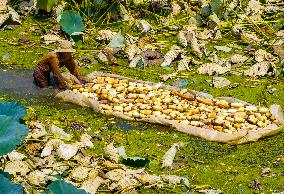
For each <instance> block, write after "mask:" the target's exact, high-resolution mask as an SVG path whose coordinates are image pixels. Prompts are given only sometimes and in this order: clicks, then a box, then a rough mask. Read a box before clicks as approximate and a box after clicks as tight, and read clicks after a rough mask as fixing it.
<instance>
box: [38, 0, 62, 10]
mask: <svg viewBox="0 0 284 194" xmlns="http://www.w3.org/2000/svg"><path fill="white" fill-rule="evenodd" d="M56 1H57V0H37V4H36V5H37V7H38V8H39V9H43V10H45V11H47V12H50V11H51V10H52V8H53V7H54V5H55V4H56Z"/></svg>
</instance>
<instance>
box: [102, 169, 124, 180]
mask: <svg viewBox="0 0 284 194" xmlns="http://www.w3.org/2000/svg"><path fill="white" fill-rule="evenodd" d="M125 175H126V172H125V170H122V169H114V170H111V171H109V172H107V173H106V177H107V178H108V179H110V180H111V181H119V180H120V179H122V178H123V177H125Z"/></svg>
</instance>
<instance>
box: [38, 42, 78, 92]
mask: <svg viewBox="0 0 284 194" xmlns="http://www.w3.org/2000/svg"><path fill="white" fill-rule="evenodd" d="M75 51H76V50H75V49H73V48H72V44H71V42H69V41H67V40H65V41H62V43H61V45H60V48H59V49H58V50H56V51H53V52H50V53H48V54H46V55H45V56H43V57H42V59H41V60H40V61H39V62H38V64H37V67H36V69H35V71H34V73H33V76H34V81H35V84H36V85H37V86H39V87H41V88H46V87H49V86H50V85H51V84H50V83H51V82H52V80H51V75H50V74H51V73H52V74H53V77H54V86H58V88H59V89H66V88H68V84H67V82H66V78H65V77H64V76H63V75H62V74H61V73H60V68H61V67H64V66H65V67H66V68H67V69H68V70H69V71H70V73H71V74H72V75H74V76H73V77H74V79H76V80H73V81H74V82H79V83H80V81H79V80H82V78H81V76H80V69H79V67H78V66H77V65H76V63H75V61H74V60H73V58H72V53H73V52H75Z"/></svg>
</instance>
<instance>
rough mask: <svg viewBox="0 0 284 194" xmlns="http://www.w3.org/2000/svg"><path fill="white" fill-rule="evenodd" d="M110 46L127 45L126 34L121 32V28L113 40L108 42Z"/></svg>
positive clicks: (119, 46)
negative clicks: (123, 34)
mask: <svg viewBox="0 0 284 194" xmlns="http://www.w3.org/2000/svg"><path fill="white" fill-rule="evenodd" d="M108 47H111V48H121V47H125V40H124V36H122V34H121V30H120V31H119V32H118V33H117V34H116V35H115V36H114V37H113V38H112V40H111V41H110V43H109V44H108Z"/></svg>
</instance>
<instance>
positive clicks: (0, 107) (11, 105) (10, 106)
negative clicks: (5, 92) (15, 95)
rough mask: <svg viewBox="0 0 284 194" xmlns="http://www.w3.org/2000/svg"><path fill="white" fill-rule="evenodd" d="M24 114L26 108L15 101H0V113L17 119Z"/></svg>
mask: <svg viewBox="0 0 284 194" xmlns="http://www.w3.org/2000/svg"><path fill="white" fill-rule="evenodd" d="M26 114H27V111H26V108H25V107H24V106H23V105H21V104H19V103H17V102H0V115H6V116H10V117H13V118H14V119H16V120H17V121H18V120H19V119H20V118H22V117H24V116H25V115H26Z"/></svg>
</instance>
